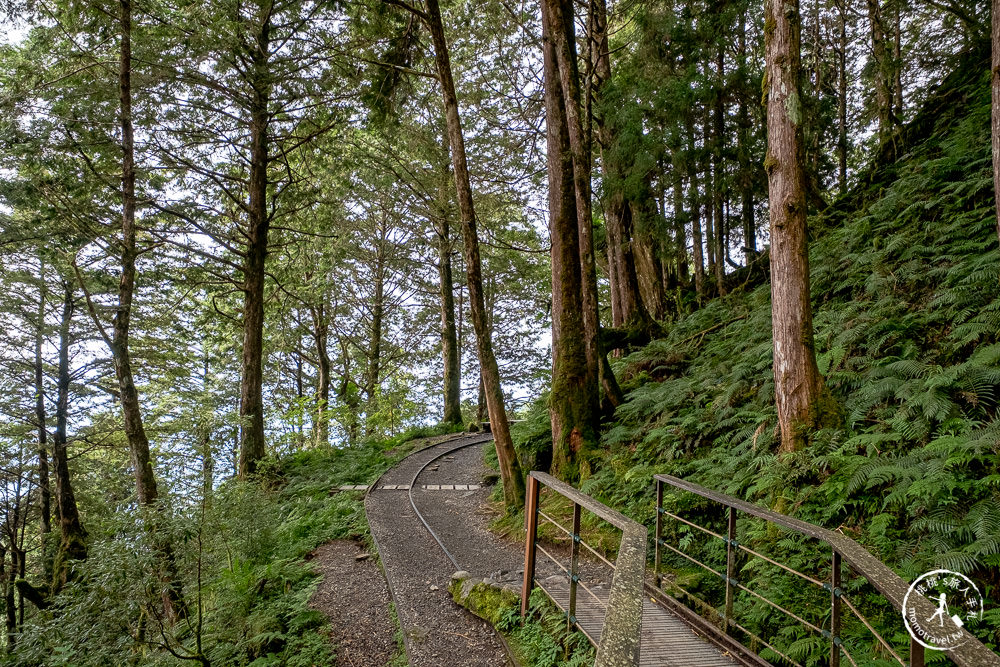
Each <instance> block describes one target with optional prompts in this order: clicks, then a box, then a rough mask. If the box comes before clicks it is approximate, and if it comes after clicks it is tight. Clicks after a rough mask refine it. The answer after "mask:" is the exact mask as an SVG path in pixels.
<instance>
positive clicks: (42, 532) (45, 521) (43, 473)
mask: <svg viewBox="0 0 1000 667" xmlns="http://www.w3.org/2000/svg"><path fill="white" fill-rule="evenodd" d="M38 280H39V284H38V311H37V315H36V320H35V368H34V371H35V421H36V422H37V423H38V506H39V507H38V509H39V512H38V513H39V520H38V534H39V541H40V542H41V560H42V571H43V572H44V573H45V578H46V579H47V580H51V578H52V558H51V554H50V552H49V537H50V535H51V534H52V491H51V489H50V487H49V455H48V439H49V432H48V427H47V424H46V422H47V418H46V414H45V382H44V373H43V370H44V364H43V360H42V345H43V343H44V341H45V264H44V262H41V261H40V266H39V271H38Z"/></svg>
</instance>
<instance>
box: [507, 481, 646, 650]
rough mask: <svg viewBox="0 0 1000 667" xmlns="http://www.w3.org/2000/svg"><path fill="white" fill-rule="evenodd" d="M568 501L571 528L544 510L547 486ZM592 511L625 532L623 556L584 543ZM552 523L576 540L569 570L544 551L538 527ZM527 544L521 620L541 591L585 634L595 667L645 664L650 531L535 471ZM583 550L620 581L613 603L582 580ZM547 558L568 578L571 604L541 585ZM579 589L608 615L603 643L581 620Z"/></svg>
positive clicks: (529, 499) (614, 587)
mask: <svg viewBox="0 0 1000 667" xmlns="http://www.w3.org/2000/svg"><path fill="white" fill-rule="evenodd" d="M543 485H544V486H545V487H547V488H548V489H550V490H551V491H553V492H555V493H557V494H559V495H560V496H563V497H564V498H566V499H567V500H569V501H570V502H571V503H572V504H573V519H572V521H573V523H572V527H571V528H567V527H566V526H563V525H562V524H561V523H559V522H558V521H557V520H556V519H555V518H553V517H552V516H550V515H549V514H547V513H545V512H543V511H542V510H541V508H540V503H539V500H540V495H541V488H542V486H543ZM582 510H587V511H588V512H590V513H592V514H594V515H595V516H597V517H598V518H600V519H602V520H603V521H606V522H607V523H609V524H611V525H612V526H614V527H615V528H617V529H618V530H620V531H621V532H622V537H621V542H620V543H619V545H618V556H617V558H616V560H615V562H614V563H612V562H611V561H609V560H608V559H607V558H605V557H604V555H602V554H601V553H599V552H598V551H597V550H596V549H594V548H593V547H592V546H591V545H589V544H587V542H586V541H585V540H584V539H583V537H582V536H581V534H580V518H581V516H580V515H581V511H582ZM540 519H541V520H542V521H547V522H549V523H551V524H552V525H553V526H555V527H556V528H557V529H558V530H560V531H562V532H563V533H564V534H566V535H567V536H568V537H569V538H570V540H571V545H570V554H569V566H568V567H567V566H565V565H563V564H562V562H560V560H559V559H558V558H556V557H555V556H554V555H553V554H552V553H550V552H549V551H548V550H547V549H545V548H544V547H543V546H541V545H540V544H538V522H539V520H540ZM525 524H526V525H525V528H526V532H527V542H526V545H525V550H524V584H523V586H522V589H521V615H522V617H523V616H525V615H526V614H527V612H528V598H529V597H530V595H531V591H532V589H533V588H534V587H535V586H536V585H537V586H538V587H539V588H541V589H542V590H543V591H545V593H546V595H548V596H549V598H551V599H552V601H553V602H554V603H555V604H556V605H557V606H558V607H559V608H560V609H561V610H562V611H563V612H564V613H565V614H566V622H567V624H568V627H570V628H572V627H574V626H575V627H576V628H577V629H579V630H580V631H581V632H582V633H583V634H584V635H585V636H586V637H587V639H588V640H590V642H591V643H592V644H593V645H594V646H595V647H596V648H597V660H596V661H595V663H594V665H595V667H611V666H622V667H624V666H626V665H629V666H631V665H638V664H639V643H640V633H641V631H642V602H643V579H644V576H645V568H646V539H647V538H646V535H647V531H646V527H645V526H643V525H642V524H640V523H637V522H636V521H633V520H632V519H629V518H628V517H626V516H625V515H624V514H621V513H620V512H616V511H615V510H613V509H611V508H609V507H607V506H606V505H603V504H601V503H599V502H598V501H596V500H594V499H593V498H591V497H590V496H587V495H585V494H583V493H581V492H580V491H578V490H576V489H574V488H573V487H571V486H570V485H569V484H566V483H564V482H561V481H559V480H558V479H556V478H554V477H552V476H551V475H547V474H545V473H543V472H538V471H533V472H532V473H531V474H530V475H529V476H528V488H527V507H526V512H525ZM580 547H583V548H586V549H587V550H588V551H590V552H591V553H592V554H593V555H594V556H595V557H596V558H597V559H598V560H600V561H602V562H603V563H604V564H605V565H607V566H608V567H610V568H611V569H612V570H613V572H614V575H613V577H612V580H611V588H610V590H609V591H608V598H607V601H604V600H602V599H601V597H600V596H599V595H597V594H596V593H595V592H594V591H593V590H591V589H590V588H588V587H587V586H586V585H584V584H583V582H582V581H581V580H580V569H579V568H580ZM538 553H541V554H542V555H543V556H545V557H546V558H548V559H549V560H551V561H552V563H554V564H555V565H556V567H558V568H559V570H561V571H562V572H563V573H564V574H565V575H566V576H567V578H568V583H569V596H568V602H565V601H564V602H560V601H559V600H558V599H557V597H556V596H554V595H553V593H552V592H550V591H548V590H546V588H545V586H543V585H542V584H541V583H540V582H536V581H535V560H536V557H537V555H538ZM578 589H583V591H584V592H585V593H587V594H588V595H590V596H591V597H592V598H593V599H594V601H595V604H596V605H597V607H599V608H602V609H604V623H603V629H602V631H601V635H600V637H599V638H598V637H593V636H592V635H591V634H590V632H588V631H587V630H586V629H584V627H583V626H582V625H581V624H580V623H579V621H578V619H577V618H576V609H577V594H578V592H579V590H578Z"/></svg>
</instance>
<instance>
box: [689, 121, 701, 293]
mask: <svg viewBox="0 0 1000 667" xmlns="http://www.w3.org/2000/svg"><path fill="white" fill-rule="evenodd" d="M685 121H686V123H685V125H686V128H687V135H688V151H687V153H688V158H687V172H688V206H689V208H688V211H689V212H690V214H691V237H692V246H693V247H692V249H693V251H694V252H693V254H694V289H695V292H696V293H697V294H698V298H699V299H700V298H701V297H703V296H704V295H705V254H704V253H705V251H704V248H703V246H702V236H701V192H700V191H699V189H698V159H697V149H696V147H695V139H694V119H693V118H692V116H691V114H690V113H688V114H687V117H686V119H685Z"/></svg>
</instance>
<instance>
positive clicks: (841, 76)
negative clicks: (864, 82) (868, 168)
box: [837, 0, 847, 196]
mask: <svg viewBox="0 0 1000 667" xmlns="http://www.w3.org/2000/svg"><path fill="white" fill-rule="evenodd" d="M837 9H838V10H839V14H840V25H839V28H840V51H839V53H838V54H837V89H838V90H837V93H838V94H837V167H838V170H839V171H838V179H837V180H838V181H839V186H840V194H841V196H843V195H845V194H847V0H837Z"/></svg>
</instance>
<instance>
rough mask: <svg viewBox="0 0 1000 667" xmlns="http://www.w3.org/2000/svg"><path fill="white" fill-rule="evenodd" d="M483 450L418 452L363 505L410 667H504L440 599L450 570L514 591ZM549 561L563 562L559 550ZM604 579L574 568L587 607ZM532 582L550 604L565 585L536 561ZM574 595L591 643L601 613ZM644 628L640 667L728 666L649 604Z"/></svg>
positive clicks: (587, 565)
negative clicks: (495, 525)
mask: <svg viewBox="0 0 1000 667" xmlns="http://www.w3.org/2000/svg"><path fill="white" fill-rule="evenodd" d="M491 440H492V438H491V437H490V436H488V435H481V434H474V435H464V436H459V437H456V438H453V439H449V440H447V441H444V442H439V443H438V444H435V445H432V446H430V447H427V448H425V449H421V450H419V451H417V452H415V453H413V454H411V455H410V456H408V457H407V458H405V459H404V460H403V461H401V462H400V463H399V464H398V465H397V466H396V467H395V468H393V469H391V470H389V471H388V472H386V473H385V474H384V475H383V476H382V477H381V478H380V479H379V481H378V482H376V483H375V484H374V485H373V486H372V488H371V489H370V490H369V491H368V495H367V496H366V498H365V510H366V512H367V514H368V523H369V526H370V530H371V533H372V536H373V537H374V539H375V544H376V547H377V548H378V550H379V555H380V556H381V558H382V563H383V566H384V569H385V575H386V579H387V581H388V583H389V588H390V590H391V592H392V596H393V599H394V600H395V603H396V611H397V614H398V616H399V622H400V625H401V627H402V630H403V637H404V642H405V646H406V652H407V657H408V658H409V664H410V665H411V666H413V667H441V666H445V665H448V666H451V665H455V666H459V665H461V666H463V667H466V666H468V667H479V666H484V667H485V666H489V667H492V666H500V665H508V664H509V660H508V658H507V653H506V651H505V649H504V646H503V641H502V640H501V639H500V637H499V636H498V634H497V633H496V631H495V630H494V629H493V627H492V626H490V625H489V624H488V623H486V622H485V621H482V620H481V619H479V618H477V617H475V616H473V615H472V614H471V613H469V612H468V611H466V610H465V609H463V608H462V607H460V606H458V605H457V604H455V603H454V602H453V601H452V599H451V595H450V594H449V593H448V583H449V582H450V580H451V575H452V574H453V573H454V572H455V571H456V570H466V571H468V572H469V573H471V574H472V575H473V576H476V577H481V578H491V579H493V580H495V581H498V582H509V583H513V584H515V585H519V584H520V582H521V577H522V573H523V569H522V567H523V559H524V545H523V543H522V542H519V541H514V540H504V539H502V538H500V537H499V536H497V535H496V534H494V533H493V532H491V531H490V530H489V524H490V522H491V520H492V519H493V515H492V514H491V513H490V512H489V509H488V508H489V494H490V492H491V488H490V487H488V486H487V485H486V483H485V482H484V478H485V477H486V475H487V474H488V472H489V471H488V469H487V467H486V465H485V463H484V461H483V447H482V446H481V445H484V444H485V443H487V442H490V441H491ZM475 445H479V446H475ZM415 510H416V511H415ZM555 551H556V553H557V554H558V555H559V556H560V557H562V556H565V554H561V553H560V551H561V550H560V549H559V548H558V547H556V548H555ZM610 577H611V572H610V571H607V570H606V568H604V567H603V566H602V565H600V564H599V563H596V562H589V561H586V560H585V561H583V562H581V581H582V582H583V581H585V582H586V585H587V586H588V588H590V589H591V590H592V591H593V592H594V593H595V595H594V596H593V597H594V598H595V599H597V598H602V602H603V601H604V600H606V597H607V591H608V584H609V582H610ZM536 578H537V580H538V581H540V582H542V583H543V584H544V585H545V586H546V588H547V589H548V590H549V591H550V592H551V593H553V594H555V595H556V596H557V597H560V594H561V593H563V592H564V591H563V590H562V589H564V588H566V585H567V584H566V577H565V575H564V574H563V573H561V572H560V571H559V570H558V569H557V567H556V566H555V565H552V564H551V563H549V562H548V561H547V560H546V559H541V560H539V562H538V565H537V567H536ZM581 595H582V596H583V599H581V600H580V605H581V606H579V607H578V610H577V615H578V617H580V622H581V623H582V624H584V625H589V626H590V628H591V629H590V632H591V633H592V634H593V635H596V636H599V635H600V626H601V625H603V613H601V612H600V610H599V607H600V605H601V603H598V604H596V605H595V604H594V603H591V602H590V601H589V600H588V599H586V595H584V594H582V593H581ZM590 607H593V608H592V609H588V608H590ZM586 617H592V618H586ZM643 628H644V632H643V637H642V650H641V664H642V665H644V666H645V665H651V666H652V665H667V666H673V667H732V666H733V665H734V664H735V661H733V659H732V658H731V657H730V656H728V655H726V654H724V653H723V652H721V651H719V650H718V649H717V648H716V647H715V646H713V645H711V644H709V643H708V642H706V641H705V640H704V639H703V638H701V637H699V636H697V634H696V633H694V632H693V631H692V630H691V629H690V628H689V627H688V626H687V625H685V624H684V623H683V622H681V621H680V620H679V619H678V618H677V617H676V616H674V615H673V613H671V612H669V611H667V610H666V609H664V608H663V607H660V606H659V605H654V604H652V603H651V601H649V600H647V601H646V602H645V604H644V608H643Z"/></svg>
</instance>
